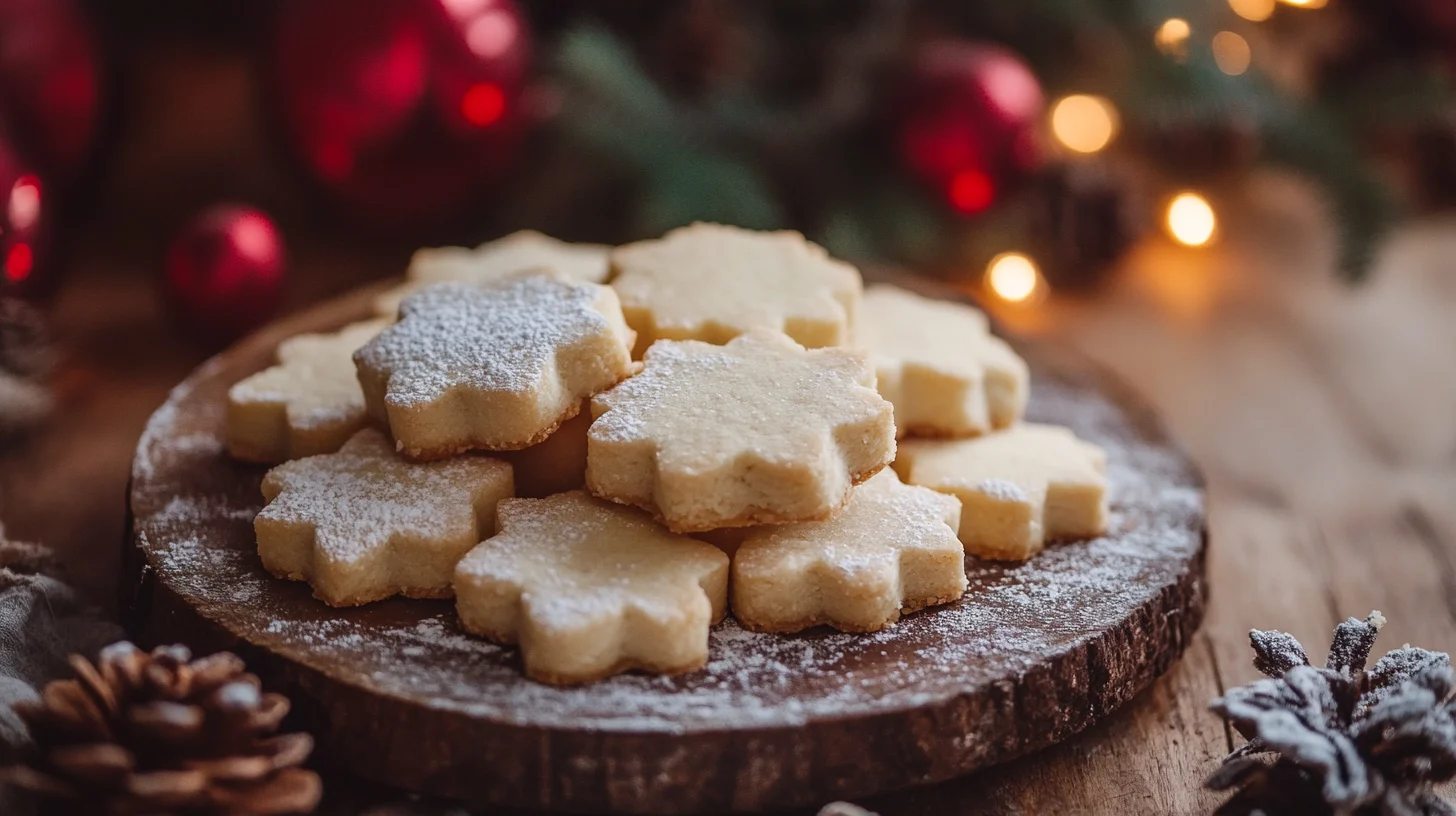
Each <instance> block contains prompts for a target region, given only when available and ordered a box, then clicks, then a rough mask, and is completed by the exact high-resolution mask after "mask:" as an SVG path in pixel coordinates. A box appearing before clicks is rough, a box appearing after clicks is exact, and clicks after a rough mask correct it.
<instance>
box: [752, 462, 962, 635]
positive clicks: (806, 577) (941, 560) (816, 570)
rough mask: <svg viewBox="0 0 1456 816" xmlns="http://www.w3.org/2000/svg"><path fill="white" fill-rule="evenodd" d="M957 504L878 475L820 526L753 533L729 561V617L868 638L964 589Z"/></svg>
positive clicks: (765, 628) (761, 625)
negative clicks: (866, 634)
mask: <svg viewBox="0 0 1456 816" xmlns="http://www.w3.org/2000/svg"><path fill="white" fill-rule="evenodd" d="M960 517H961V505H960V502H958V501H956V500H955V499H954V498H952V497H950V496H947V495H944V494H942V493H937V492H935V491H934V490H930V489H929V488H924V487H910V486H908V485H904V484H901V483H900V480H899V479H898V478H897V477H896V476H895V473H894V471H891V470H885V471H881V472H880V473H878V474H876V475H875V476H874V477H873V478H872V479H870V480H869V481H867V482H865V483H864V484H862V485H860V486H859V487H856V488H855V489H854V493H853V495H851V496H850V498H849V504H847V505H845V508H844V510H843V511H842V512H840V513H839V514H838V515H836V516H835V517H834V518H832V519H829V520H828V521H809V522H804V523H802V524H784V525H779V526H773V527H755V528H752V529H751V530H750V531H749V532H748V533H747V534H746V535H745V536H743V538H742V541H741V543H740V544H739V546H738V549H737V551H736V552H735V553H734V555H733V616H734V617H736V618H737V619H738V622H739V623H741V624H743V626H744V627H746V628H748V629H755V630H758V631H762V632H797V631H799V630H800V629H807V628H809V627H810V626H817V625H820V624H828V625H830V626H833V627H834V628H836V629H839V630H841V631H845V632H874V631H877V630H880V629H883V628H885V627H886V626H889V625H890V624H892V623H894V622H895V621H896V620H899V618H900V615H901V614H904V613H909V612H913V611H915V610H917V609H923V608H925V607H927V606H935V605H937V604H943V603H949V602H951V601H954V600H955V599H957V598H959V597H960V596H961V594H962V593H963V592H965V589H966V569H965V550H963V549H962V548H961V543H960V541H958V540H956V528H957V526H958V525H959V524H960Z"/></svg>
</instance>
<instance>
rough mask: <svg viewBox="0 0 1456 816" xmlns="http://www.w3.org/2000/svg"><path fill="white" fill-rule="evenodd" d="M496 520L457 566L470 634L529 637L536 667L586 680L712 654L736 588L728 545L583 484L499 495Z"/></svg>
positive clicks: (665, 668) (529, 658) (562, 679)
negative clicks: (591, 492)
mask: <svg viewBox="0 0 1456 816" xmlns="http://www.w3.org/2000/svg"><path fill="white" fill-rule="evenodd" d="M498 527H499V530H500V531H499V532H498V533H497V534H496V535H495V536H494V537H493V538H490V539H487V540H486V541H484V542H481V544H480V545H479V546H478V547H476V548H475V549H473V550H471V551H470V553H469V554H468V555H466V556H465V558H463V559H462V560H461V561H460V565H459V566H458V567H457V568H456V570H455V603H456V607H457V608H458V609H459V612H460V623H461V625H462V626H464V627H465V629H466V630H467V631H470V632H474V633H476V634H479V635H484V636H485V637H488V638H491V639H492V640H497V641H500V642H502V643H519V644H520V646H521V656H522V658H523V661H524V663H525V667H526V674H527V675H528V676H530V677H532V678H534V679H536V680H540V681H542V682H546V683H558V684H565V683H584V682H587V681H590V680H595V679H598V678H601V677H606V676H607V675H611V674H616V673H618V672H622V671H626V670H628V669H646V670H648V671H653V672H660V673H664V674H675V673H678V672H684V671H690V670H692V669H695V668H698V667H700V666H702V665H703V664H704V663H706V662H707V658H708V627H709V626H711V625H712V624H713V623H714V622H716V621H717V620H719V619H720V618H722V617H723V611H724V608H725V606H726V604H727V594H728V557H727V556H726V555H724V554H723V553H722V552H721V551H720V550H718V548H716V547H714V546H712V545H711V544H705V543H703V542H701V541H695V540H693V539H690V538H685V537H683V536H680V535H675V534H673V533H670V532H668V531H667V530H665V529H663V528H662V526H661V525H659V524H657V522H655V521H653V520H652V519H650V518H648V517H647V516H646V515H644V514H643V513H641V512H639V511H636V510H632V509H629V508H626V507H619V506H616V505H613V504H609V503H607V502H604V501H600V500H598V499H594V498H592V497H590V496H588V495H587V494H586V493H584V492H582V491H579V490H576V491H572V492H570V493H558V494H557V495H555V496H550V497H548V498H545V499H511V500H508V501H504V502H501V505H500V510H499V522H498Z"/></svg>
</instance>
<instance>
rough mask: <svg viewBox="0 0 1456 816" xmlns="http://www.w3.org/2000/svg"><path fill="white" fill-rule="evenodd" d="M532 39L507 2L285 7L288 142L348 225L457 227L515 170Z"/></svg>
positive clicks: (281, 35)
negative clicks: (476, 200) (445, 223)
mask: <svg viewBox="0 0 1456 816" xmlns="http://www.w3.org/2000/svg"><path fill="white" fill-rule="evenodd" d="M529 52H530V33H529V31H528V30H527V28H526V23H525V20H524V18H523V17H522V16H521V13H520V10H519V9H518V8H517V7H516V5H515V3H514V2H512V0H357V1H356V2H354V3H351V4H350V5H349V7H348V9H347V13H343V12H342V11H341V6H340V5H339V4H337V3H333V2H327V0H300V1H299V2H295V3H290V4H287V5H285V6H284V7H283V11H282V15H281V21H280V25H279V30H278V41H277V48H276V49H275V54H276V62H275V85H276V88H277V93H278V95H279V97H280V102H281V104H280V108H281V110H282V111H283V117H284V123H283V124H284V129H285V131H286V132H287V135H288V138H289V140H290V142H291V143H292V144H293V145H294V147H295V149H296V150H297V152H298V154H299V155H300V157H301V159H302V161H303V163H304V165H305V166H306V167H307V169H308V170H309V172H310V174H311V175H312V176H313V177H314V178H315V179H317V180H318V181H319V182H320V184H321V185H322V186H323V187H324V188H325V189H326V190H327V191H328V192H329V193H330V194H331V195H332V197H333V198H334V200H335V201H336V202H337V203H339V204H340V205H341V206H342V207H343V208H344V209H345V211H347V212H348V213H350V214H352V215H354V216H356V217H358V218H360V219H362V220H364V221H365V222H367V223H368V224H370V225H371V226H376V227H384V228H389V229H392V230H394V231H408V230H410V229H412V228H415V227H418V226H421V225H424V224H428V223H430V222H432V221H435V220H437V219H439V218H441V217H442V216H447V215H450V214H453V213H455V212H457V211H458V210H459V207H460V205H461V204H462V203H463V202H464V201H465V200H466V199H468V198H469V197H470V196H472V195H473V194H474V193H475V192H476V191H477V190H478V189H479V187H480V186H481V185H482V184H483V183H486V182H488V181H490V180H491V179H492V178H494V177H496V176H497V175H499V173H500V172H501V171H502V170H503V169H504V168H505V167H506V166H507V165H508V164H509V162H510V160H511V159H512V158H513V157H514V155H515V152H516V148H517V146H518V143H519V140H520V135H521V130H522V128H521V125H522V120H523V117H522V116H521V115H520V110H519V108H520V104H519V102H520V96H521V90H522V87H523V85H524V83H525V76H526V69H527V64H528V58H529Z"/></svg>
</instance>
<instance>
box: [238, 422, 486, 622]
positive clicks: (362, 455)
mask: <svg viewBox="0 0 1456 816" xmlns="http://www.w3.org/2000/svg"><path fill="white" fill-rule="evenodd" d="M512 491H513V484H512V480H511V466H510V465H508V464H506V463H505V462H502V461H500V460H498V459H493V458H490V457H486V456H461V457H457V458H454V459H449V460H446V461H441V462H410V461H407V460H405V459H401V458H399V457H398V456H396V455H395V452H394V444H393V443H392V442H391V441H390V439H389V437H387V436H385V435H384V434H383V433H381V432H380V431H378V430H377V429H374V428H366V429H364V430H362V431H360V432H359V433H357V434H355V435H354V437H353V438H351V439H350V440H349V441H348V442H346V443H344V446H343V447H342V448H340V449H339V450H338V452H337V453H326V454H322V455H319V456H310V457H308V458H306V459H295V460H294V461H292V462H287V463H285V464H282V465H279V466H278V467H275V468H273V469H272V470H270V471H268V474H267V475H266V476H264V477H263V496H264V498H266V499H267V500H268V504H267V505H265V506H264V507H263V510H262V512H260V513H259V514H258V517H257V519H255V520H254V522H253V529H254V531H255V532H256V534H257V536H258V555H259V557H261V558H262V560H263V566H264V567H265V568H266V569H267V570H268V571H269V572H271V573H273V574H274V575H277V576H278V577H280V578H288V579H292V580H295V581H307V582H308V583H309V584H310V585H311V586H312V587H313V593H314V596H315V597H317V598H318V599H319V600H322V601H323V602H324V603H327V604H329V605H330V606H356V605H359V604H364V603H368V602H370V601H377V600H380V599H382V598H387V597H389V596H391V595H407V596H409V597H411V598H448V597H450V594H451V583H452V580H453V578H454V574H455V564H456V563H457V562H458V561H459V560H460V558H461V557H462V556H463V555H465V553H467V552H469V551H470V549H471V548H472V547H474V546H475V545H476V544H477V543H479V542H480V540H481V538H483V537H485V536H487V535H490V533H491V531H492V530H493V529H494V528H495V514H496V505H497V504H498V503H499V502H500V501H501V500H502V499H505V498H508V497H510V496H511V494H512Z"/></svg>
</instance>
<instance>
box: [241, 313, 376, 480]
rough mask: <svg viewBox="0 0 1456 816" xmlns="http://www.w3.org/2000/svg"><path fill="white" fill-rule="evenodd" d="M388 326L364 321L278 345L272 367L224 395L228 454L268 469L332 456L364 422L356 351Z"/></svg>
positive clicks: (292, 339) (290, 339) (365, 418)
mask: <svg viewBox="0 0 1456 816" xmlns="http://www.w3.org/2000/svg"><path fill="white" fill-rule="evenodd" d="M386 325H388V323H387V322H386V321H383V320H370V321H366V322H363V323H355V324H353V325H352V326H347V327H345V328H344V329H343V330H342V331H339V332H336V333H334V334H304V335H299V336H297V337H291V338H289V339H287V340H284V341H283V342H282V343H280V344H278V365H275V366H273V367H272V368H267V369H264V370H262V371H260V372H258V373H257V374H254V375H253V376H251V377H248V378H246V379H244V380H241V381H239V382H238V383H237V384H235V385H234V386H233V387H232V388H231V389H229V390H228V409H227V444H228V451H229V452H230V453H231V454H232V455H233V456H234V457H236V458H238V459H245V460H247V461H250V462H266V463H273V462H283V461H286V460H289V459H298V458H300V457H304V456H313V455H315V454H320V453H330V452H332V451H336V450H338V449H339V446H340V445H342V444H344V442H345V441H347V440H348V439H349V437H351V436H353V435H354V432H355V431H357V430H359V429H360V428H362V427H364V423H365V422H366V421H367V419H368V414H366V413H365V411H364V392H362V391H360V390H359V378H358V376H357V375H356V374H355V373H354V359H353V356H354V351H355V349H358V348H359V347H360V346H362V345H364V344H365V343H367V342H369V341H370V340H372V339H373V338H374V336H375V335H377V334H379V331H380V330H381V329H383V328H384V327H385V326H386Z"/></svg>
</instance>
